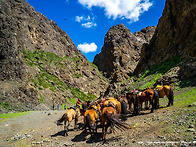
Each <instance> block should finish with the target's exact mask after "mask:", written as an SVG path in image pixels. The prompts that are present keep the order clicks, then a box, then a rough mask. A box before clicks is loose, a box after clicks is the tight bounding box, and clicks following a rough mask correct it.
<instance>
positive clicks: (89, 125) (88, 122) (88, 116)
mask: <svg viewBox="0 0 196 147" xmlns="http://www.w3.org/2000/svg"><path fill="white" fill-rule="evenodd" d="M86 123H87V126H88V128H89V130H90V129H92V125H91V119H90V115H89V114H87V115H86Z"/></svg>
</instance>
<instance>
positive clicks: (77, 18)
mask: <svg viewBox="0 0 196 147" xmlns="http://www.w3.org/2000/svg"><path fill="white" fill-rule="evenodd" d="M83 19H84V17H83V16H76V18H75V21H77V22H81V21H82V20H83Z"/></svg>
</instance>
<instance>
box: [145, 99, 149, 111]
mask: <svg viewBox="0 0 196 147" xmlns="http://www.w3.org/2000/svg"><path fill="white" fill-rule="evenodd" d="M148 109H149V107H148V101H145V110H148Z"/></svg>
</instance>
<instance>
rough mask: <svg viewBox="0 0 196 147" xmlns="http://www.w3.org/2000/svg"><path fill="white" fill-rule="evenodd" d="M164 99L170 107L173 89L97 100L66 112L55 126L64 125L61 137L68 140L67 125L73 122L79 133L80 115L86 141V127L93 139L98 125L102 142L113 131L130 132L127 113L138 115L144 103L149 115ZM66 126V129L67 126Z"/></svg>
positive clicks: (159, 88)
mask: <svg viewBox="0 0 196 147" xmlns="http://www.w3.org/2000/svg"><path fill="white" fill-rule="evenodd" d="M165 95H166V96H167V98H168V99H169V102H168V105H167V106H170V105H173V100H174V95H173V89H172V87H171V86H168V85H164V86H159V85H158V86H157V87H156V88H154V89H152V88H147V89H145V90H135V91H132V92H128V93H126V94H125V95H123V96H119V97H116V98H113V97H109V98H100V99H97V100H96V101H92V102H91V101H88V102H83V103H82V109H80V108H79V107H76V106H75V107H71V108H70V109H68V110H66V112H65V113H64V114H63V116H62V117H61V118H60V119H59V120H58V121H57V125H59V124H61V123H62V122H63V121H64V135H66V136H68V127H69V125H70V122H71V121H72V120H75V122H74V129H78V128H77V123H78V118H79V117H80V116H81V115H83V116H84V119H83V120H84V130H85V131H84V132H85V140H86V135H87V127H88V129H89V132H90V134H91V137H93V136H94V135H95V133H97V124H98V122H100V123H101V126H102V140H103V142H105V141H106V134H109V133H112V132H115V131H116V130H115V128H117V129H120V130H122V131H123V130H125V129H129V128H130V126H129V125H128V124H127V123H126V122H125V121H126V120H127V113H128V112H132V113H133V114H134V115H138V114H139V113H140V110H141V109H142V103H143V102H145V106H146V107H147V106H148V102H150V104H151V112H153V110H154V109H158V108H159V98H163V97H164V96H165ZM128 107H129V108H128ZM67 122H68V125H66V123H67ZM108 128H110V129H109V132H108V131H107V129H108Z"/></svg>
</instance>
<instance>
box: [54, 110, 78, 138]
mask: <svg viewBox="0 0 196 147" xmlns="http://www.w3.org/2000/svg"><path fill="white" fill-rule="evenodd" d="M79 117H80V108H78V107H73V108H72V107H71V108H70V109H69V110H66V111H65V113H64V114H63V116H62V117H61V118H60V119H59V120H58V121H57V125H60V123H61V122H63V121H64V136H65V134H66V136H68V133H67V132H68V127H69V125H70V122H71V121H72V120H73V119H75V122H74V129H76V127H77V123H78V118H79ZM67 122H68V125H67V126H66V123H67Z"/></svg>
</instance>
